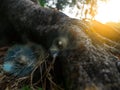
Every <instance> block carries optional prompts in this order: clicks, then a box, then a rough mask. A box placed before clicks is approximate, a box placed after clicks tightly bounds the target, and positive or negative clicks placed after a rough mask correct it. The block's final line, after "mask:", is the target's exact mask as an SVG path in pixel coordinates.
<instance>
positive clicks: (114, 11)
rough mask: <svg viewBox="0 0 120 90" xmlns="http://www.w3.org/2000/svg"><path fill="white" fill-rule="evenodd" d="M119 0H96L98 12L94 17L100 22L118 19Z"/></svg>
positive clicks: (119, 19) (116, 20) (119, 14)
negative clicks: (98, 0) (104, 1)
mask: <svg viewBox="0 0 120 90" xmlns="http://www.w3.org/2000/svg"><path fill="white" fill-rule="evenodd" d="M119 9H120V0H109V1H108V2H106V3H103V2H98V11H97V12H98V13H97V15H96V16H95V19H96V20H98V21H100V22H102V23H106V22H119V21H120V10H119Z"/></svg>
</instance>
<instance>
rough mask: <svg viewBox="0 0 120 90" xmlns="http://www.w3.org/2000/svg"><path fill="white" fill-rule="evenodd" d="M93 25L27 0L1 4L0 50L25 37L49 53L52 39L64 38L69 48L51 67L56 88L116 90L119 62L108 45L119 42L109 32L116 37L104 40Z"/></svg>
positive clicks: (66, 89) (118, 79) (117, 38)
mask: <svg viewBox="0 0 120 90" xmlns="http://www.w3.org/2000/svg"><path fill="white" fill-rule="evenodd" d="M93 24H94V25H92V27H91V26H90V25H88V24H86V23H84V22H83V21H79V20H75V19H71V18H69V17H68V16H66V15H65V14H63V13H61V12H59V11H56V10H50V9H46V8H42V7H40V6H38V5H37V4H35V3H34V2H32V1H30V0H1V1H0V46H4V45H8V44H16V43H21V42H22V41H24V40H23V38H24V37H27V38H28V39H30V40H32V41H34V42H36V43H40V44H42V45H43V47H44V48H46V49H47V50H48V49H49V48H50V47H51V45H52V42H53V41H54V39H56V38H57V37H60V36H62V37H63V36H66V38H67V40H68V41H69V43H68V46H67V47H66V48H65V49H63V50H62V51H60V53H61V55H60V56H58V58H57V59H56V61H55V66H54V69H55V72H53V73H55V77H57V78H56V79H55V80H58V81H56V82H57V84H60V85H61V86H62V87H63V88H64V89H65V90H119V89H120V87H119V86H120V72H119V70H120V68H119V67H120V65H119V63H118V62H119V59H118V58H117V57H116V56H114V55H112V54H111V53H110V49H111V46H110V44H113V42H117V41H119V33H117V32H116V31H114V29H111V32H112V31H113V32H112V33H113V34H114V35H116V36H115V37H114V36H105V34H104V33H102V32H99V31H94V30H93V29H91V28H94V29H98V28H99V27H97V25H96V24H97V23H94V22H93ZM87 25H88V26H87ZM98 26H99V25H98ZM104 28H106V27H104ZM104 28H102V29H104ZM87 29H88V30H87ZM89 29H91V31H89ZM79 30H80V31H79ZM105 31H106V32H107V31H108V28H107V29H105ZM96 33H98V34H100V35H101V36H103V37H106V38H107V39H104V38H99V36H97V34H96ZM113 34H111V35H113ZM111 37H113V38H111ZM99 39H100V40H99ZM108 39H111V42H109V40H108ZM101 41H104V43H105V44H107V45H108V46H109V47H106V46H104V45H103V42H101ZM105 41H106V42H107V43H106V42H105ZM113 45H114V44H113ZM118 47H119V44H118ZM112 50H114V49H112ZM48 61H49V60H48ZM58 78H61V79H60V80H59V79H58ZM61 83H62V84H61Z"/></svg>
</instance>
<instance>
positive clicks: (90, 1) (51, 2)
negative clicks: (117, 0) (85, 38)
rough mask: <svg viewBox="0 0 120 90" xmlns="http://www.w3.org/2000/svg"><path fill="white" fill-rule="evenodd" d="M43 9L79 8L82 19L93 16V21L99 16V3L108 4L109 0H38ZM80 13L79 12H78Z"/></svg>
mask: <svg viewBox="0 0 120 90" xmlns="http://www.w3.org/2000/svg"><path fill="white" fill-rule="evenodd" d="M38 1H39V3H40V5H41V6H43V7H45V6H46V7H49V8H56V9H58V10H63V9H64V8H65V7H66V6H69V7H70V8H73V7H74V6H77V8H78V9H79V11H80V17H84V18H87V16H91V19H92V18H94V16H95V15H96V14H97V2H98V1H103V2H107V1H109V0H38ZM77 13H79V12H77Z"/></svg>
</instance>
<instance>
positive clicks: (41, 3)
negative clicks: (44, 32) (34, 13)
mask: <svg viewBox="0 0 120 90" xmlns="http://www.w3.org/2000/svg"><path fill="white" fill-rule="evenodd" d="M38 2H39V4H40V6H42V7H44V6H45V4H46V0H38Z"/></svg>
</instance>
